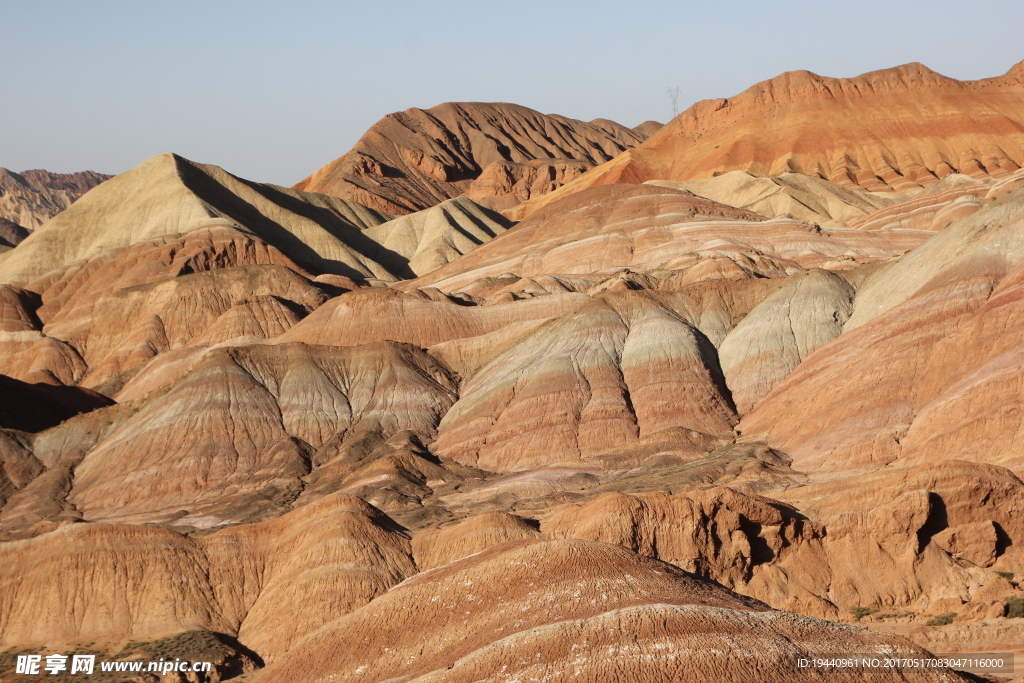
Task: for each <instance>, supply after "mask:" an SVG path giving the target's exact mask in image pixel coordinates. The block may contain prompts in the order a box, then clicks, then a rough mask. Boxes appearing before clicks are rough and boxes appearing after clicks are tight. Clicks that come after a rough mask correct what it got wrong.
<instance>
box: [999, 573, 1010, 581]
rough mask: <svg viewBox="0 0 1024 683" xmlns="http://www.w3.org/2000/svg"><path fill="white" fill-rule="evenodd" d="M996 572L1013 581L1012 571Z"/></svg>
mask: <svg viewBox="0 0 1024 683" xmlns="http://www.w3.org/2000/svg"><path fill="white" fill-rule="evenodd" d="M996 574H999V576H1001V577H1003V578H1004V579H1006V580H1007V581H1013V576H1014V574H1013V572H996Z"/></svg>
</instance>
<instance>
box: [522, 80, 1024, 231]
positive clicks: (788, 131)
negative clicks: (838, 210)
mask: <svg viewBox="0 0 1024 683" xmlns="http://www.w3.org/2000/svg"><path fill="white" fill-rule="evenodd" d="M1022 165H1024V62H1022V63H1020V64H1017V65H1015V66H1014V67H1013V68H1011V69H1010V70H1009V71H1008V72H1007V73H1006V74H1005V75H1003V76H1000V77H997V78H988V79H984V80H980V81H957V80H955V79H952V78H947V77H945V76H942V75H940V74H937V73H935V72H934V71H932V70H930V69H928V68H927V67H925V66H923V65H921V64H917V63H914V64H906V65H904V66H899V67H896V68H893V69H883V70H881V71H872V72H870V73H866V74H863V75H861V76H858V77H856V78H826V77H823V76H818V75H817V74H813V73H810V72H808V71H794V72H789V73H784V74H782V75H780V76H777V77H775V78H773V79H771V80H768V81H764V82H762V83H758V84H757V85H755V86H753V87H751V88H749V89H747V90H745V91H743V92H742V93H740V94H739V95H737V96H735V97H731V98H728V99H718V100H704V101H702V102H698V103H696V104H694V105H693V106H692V107H690V108H689V109H687V110H686V111H684V112H683V113H682V114H680V115H679V116H678V117H676V118H675V119H673V120H672V121H670V122H669V123H668V124H666V125H665V127H664V128H662V129H661V130H659V131H658V132H657V133H655V134H654V135H653V136H652V137H651V138H650V139H649V140H647V141H646V142H645V143H644V144H643V145H641V146H640V147H639V148H637V149H635V150H629V151H626V152H625V153H623V154H621V155H619V156H618V157H616V158H615V159H613V160H612V161H610V162H609V163H607V164H603V165H602V166H599V167H598V168H596V169H593V170H592V171H590V172H588V173H587V174H585V175H583V176H581V177H580V178H578V179H576V180H575V181H573V182H570V183H568V184H566V185H565V186H564V187H563V188H560V189H559V190H558V191H556V192H553V193H551V194H549V195H545V196H544V197H543V198H540V199H536V200H531V201H530V202H526V203H524V204H521V205H519V206H518V207H516V208H515V209H512V210H510V211H509V212H508V214H507V215H508V216H509V217H510V218H513V219H514V220H518V219H521V218H523V217H525V216H527V215H529V214H530V213H532V212H534V211H536V210H537V209H539V208H540V207H541V206H544V205H545V204H548V203H550V202H552V201H556V200H557V199H558V198H560V197H563V196H566V195H568V194H571V193H573V192H578V191H579V190H581V189H584V188H587V187H593V186H595V185H605V184H609V183H640V182H644V181H647V180H692V179H697V178H710V177H713V176H715V175H717V174H721V173H727V172H729V171H735V170H741V171H747V172H749V173H754V174H764V175H781V174H783V173H793V172H795V173H803V174H805V175H812V176H818V177H819V178H826V179H828V180H831V181H833V182H835V183H838V184H840V185H846V186H849V187H856V188H860V189H863V190H867V191H876V192H877V191H895V192H908V191H911V192H912V191H914V190H919V189H920V188H921V187H927V186H929V185H931V184H933V183H935V182H936V181H937V180H938V179H939V178H942V177H944V176H946V175H949V174H950V173H963V174H967V175H970V176H973V177H976V178H989V177H992V178H1001V177H1004V176H1006V175H1009V174H1010V173H1013V172H1014V171H1016V170H1018V169H1019V168H1020V167H1021V166H1022Z"/></svg>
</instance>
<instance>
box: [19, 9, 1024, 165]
mask: <svg viewBox="0 0 1024 683" xmlns="http://www.w3.org/2000/svg"><path fill="white" fill-rule="evenodd" d="M1021 27H1024V0H972V1H971V2H965V1H964V0H928V1H926V2H918V1H916V0H887V1H885V2H876V1H874V0H862V1H860V2H856V3H853V2H837V1H833V0H816V1H814V2H786V1H783V0H776V1H767V0H761V1H750V2H739V1H737V2H725V1H724V0H719V1H713V0H704V1H701V2H661V1H651V2H631V3H627V2H602V1H600V0H591V1H590V2H575V1H570V0H546V1H541V2H536V1H534V0H517V1H514V2H501V3H498V2H485V1H484V0H478V1H477V2H446V1H441V0H422V1H420V2H406V1H404V0H390V1H386V0H365V1H364V2H302V1H301V0H294V1H293V2H290V3H285V2H260V1H259V0H248V1H245V2H234V1H229V0H202V1H192V0H173V1H161V0H131V1H124V2H118V1H107V2H104V1H103V0H92V1H91V2H82V1H81V0H66V1H57V0H19V1H14V0H0V65H2V68H0V74H2V77H0V79H2V82H0V166H3V167H6V168H9V169H12V170H15V171H23V170H28V169H31V168H45V169H48V170H51V171H58V172H71V171H79V170H85V169H91V170H95V171H101V172H105V173H121V172H123V171H126V170H128V169H130V168H131V167H133V166H135V165H136V164H138V163H140V162H141V161H142V160H144V159H146V158H148V157H150V156H152V155H154V154H159V153H161V152H168V151H173V152H177V153H179V154H181V155H183V156H185V157H188V158H190V159H193V160H195V161H201V162H205V163H213V164H217V165H219V166H222V167H224V168H226V169H227V170H229V171H231V172H232V173H235V174H236V175H240V176H243V177H246V178H250V179H253V180H260V181H265V182H273V183H278V184H282V185H291V184H293V183H295V182H297V181H299V180H301V179H302V178H304V177H305V176H306V175H308V174H309V173H311V172H312V171H314V170H315V169H317V168H319V167H320V166H322V165H323V164H325V163H327V162H328V161H330V160H331V159H334V158H335V157H338V156H341V155H342V154H343V153H344V152H346V151H347V150H348V149H349V148H350V147H351V146H352V144H353V143H355V141H356V140H357V139H358V138H359V136H360V135H361V134H362V133H363V132H364V131H365V130H366V129H367V128H369V127H370V126H371V125H372V124H373V123H374V122H375V121H376V120H377V119H379V118H380V117H382V116H384V115H385V114H388V113H389V112H392V111H397V110H401V109H406V108H408V107H422V108H427V107H431V106H434V105H436V104H440V103H441V102H447V101H485V102H486V101H505V102H515V103H517V104H522V105H525V106H528V107H532V108H534V109H537V110H540V111H541V112H544V113H557V114H562V115H565V116H571V117H574V118H579V119H585V120H590V119H593V118H599V117H600V118H610V119H613V120H616V121H618V122H620V123H623V124H625V125H628V126H635V125H636V124H638V123H640V122H642V121H644V120H647V119H656V120H659V121H662V122H664V121H666V120H667V119H669V118H670V117H671V111H672V110H671V101H670V100H669V98H668V96H667V94H666V90H667V89H668V88H669V87H670V86H678V87H679V88H680V95H679V104H680V109H685V108H686V107H687V106H689V105H690V104H692V103H693V102H695V101H697V100H700V99H704V98H711V97H729V96H732V95H735V94H736V93H738V92H740V91H742V90H744V89H746V88H747V87H749V86H751V85H753V84H754V83H756V82H758V81H761V80H764V79H767V78H771V77H772V76H776V75H778V74H779V73H781V72H783V71H789V70H793V69H809V70H811V71H814V72H816V73H819V74H822V75H826V76H840V77H842V76H855V75H858V74H860V73H863V72H866V71H872V70H875V69H881V68H885V67H890V66H895V65H898V64H903V63H906V62H911V61H919V62H923V63H924V64H926V65H927V66H929V67H931V68H932V69H935V70H936V71H938V72H940V73H942V74H945V75H947V76H952V77H954V78H959V79H975V78H984V77H988V76H995V75H999V74H1002V73H1004V72H1005V71H1006V70H1007V69H1008V68H1009V67H1010V66H1011V65H1013V64H1014V63H1016V62H1018V61H1020V60H1022V59H1024V38H1022V35H1024V34H1022V33H1021Z"/></svg>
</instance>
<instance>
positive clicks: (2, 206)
mask: <svg viewBox="0 0 1024 683" xmlns="http://www.w3.org/2000/svg"><path fill="white" fill-rule="evenodd" d="M110 178H111V176H109V175H104V174H103V173H96V172H94V171H82V172H80V173H50V172H49V171H43V170H34V171H22V172H21V173H15V172H13V171H8V170H7V169H6V168H0V238H2V239H8V238H9V237H14V238H15V239H14V241H13V242H11V246H14V245H16V244H18V242H20V241H21V240H23V239H24V238H25V237H27V236H28V234H29V233H31V232H32V231H33V230H35V229H36V228H38V227H39V226H40V225H42V224H43V223H45V222H46V221H48V220H49V219H51V218H53V217H54V216H56V215H57V214H58V213H60V212H61V211H63V210H64V209H66V208H68V207H69V206H71V204H72V203H73V202H74V201H75V200H76V199H78V198H79V197H81V196H82V195H84V194H85V193H86V192H88V191H89V190H91V189H92V188H94V187H96V186H97V185H99V184H100V183H102V182H103V181H105V180H109V179H110ZM5 226H6V227H5ZM8 231H9V232H8ZM8 241H11V240H9V239H8Z"/></svg>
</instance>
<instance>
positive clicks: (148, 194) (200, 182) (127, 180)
mask: <svg viewBox="0 0 1024 683" xmlns="http://www.w3.org/2000/svg"><path fill="white" fill-rule="evenodd" d="M390 218H391V216H388V215H387V214H382V213H380V212H377V211H373V210H371V209H368V208H366V207H364V206H361V205H359V204H356V203H355V202H350V201H346V200H344V199H338V198H336V197H328V196H326V195H320V194H314V193H308V192H299V191H297V190H291V189H287V188H283V187H277V186H274V185H263V184H260V183H254V182H250V181H247V180H243V179H241V178H238V177H236V176H233V175H231V174H230V173H228V172H226V171H224V170H223V169H221V168H219V167H217V166H210V165H207V164H198V163H194V162H191V161H189V160H187V159H183V158H182V157H179V156H177V155H175V154H161V155H159V156H156V157H153V158H151V159H148V160H146V161H145V162H143V163H142V164H140V165H139V166H137V167H136V168H134V169H132V170H131V171H128V172H127V173H124V174H122V175H119V176H117V177H115V178H112V179H111V180H109V181H107V182H105V183H103V184H102V185H100V186H99V187H97V188H95V189H94V190H92V191H90V192H88V193H87V194H86V195H85V196H83V197H82V198H81V199H80V200H78V201H77V202H75V204H73V205H72V206H71V207H70V208H68V209H67V210H66V211H64V212H62V213H60V214H58V215H57V216H55V217H54V218H52V219H50V220H49V221H47V222H46V223H44V224H43V225H42V226H41V227H39V228H38V229H37V230H36V231H35V232H33V234H32V235H30V236H29V237H28V238H26V239H25V241H24V242H22V243H21V244H20V245H19V246H18V248H17V249H15V250H11V251H9V252H7V253H5V254H3V255H0V282H8V283H27V282H29V281H31V280H33V279H35V278H37V277H39V276H41V275H43V274H45V273H47V272H49V271H51V270H53V269H55V268H58V267H60V266H62V265H65V264H68V263H72V262H75V261H79V260H82V259H86V258H89V257H91V256H95V255H97V254H99V253H102V252H105V251H109V250H110V249H116V248H122V247H128V246H130V245H133V244H136V243H138V242H141V241H144V240H148V239H152V238H154V237H159V236H162V235H168V234H177V233H185V232H189V231H191V230H194V229H196V228H199V227H202V226H204V225H207V224H209V223H210V221H211V219H213V220H216V222H218V223H223V220H224V219H228V220H230V221H232V222H235V223H237V224H239V225H242V226H244V227H246V228H248V229H250V230H251V231H253V232H254V233H255V234H257V235H258V236H259V237H260V238H262V239H263V240H265V241H266V242H268V243H270V244H272V245H273V246H275V247H277V248H278V249H280V250H281V251H283V252H285V253H286V254H287V255H288V256H290V257H291V258H292V259H294V260H295V261H296V262H297V263H299V264H300V265H302V266H304V267H306V268H309V269H310V270H312V271H319V272H329V273H338V274H342V275H349V276H356V277H374V278H380V279H384V280H395V279H397V278H396V276H395V275H394V274H393V273H392V272H390V271H389V270H388V269H387V268H386V267H385V266H383V265H381V264H380V263H379V262H378V261H376V260H374V258H373V257H372V256H370V254H379V253H380V251H381V247H380V246H379V245H378V244H377V243H376V242H373V241H372V240H371V239H370V238H369V237H367V236H366V235H365V234H364V233H363V230H364V229H365V228H367V227H370V226H374V225H378V224H380V223H383V222H385V221H387V220H388V219H390Z"/></svg>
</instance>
